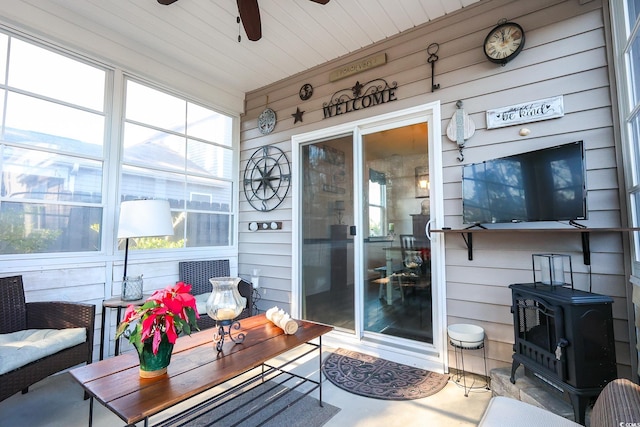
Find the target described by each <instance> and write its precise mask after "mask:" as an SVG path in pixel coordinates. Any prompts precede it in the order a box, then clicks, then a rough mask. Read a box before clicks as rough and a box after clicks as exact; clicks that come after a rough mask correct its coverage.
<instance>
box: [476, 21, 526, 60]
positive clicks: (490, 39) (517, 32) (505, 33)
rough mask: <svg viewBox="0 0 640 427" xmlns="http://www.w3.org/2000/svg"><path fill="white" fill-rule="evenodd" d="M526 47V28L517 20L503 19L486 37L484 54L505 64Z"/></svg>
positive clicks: (489, 58)
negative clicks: (508, 20) (507, 20)
mask: <svg viewBox="0 0 640 427" xmlns="http://www.w3.org/2000/svg"><path fill="white" fill-rule="evenodd" d="M523 47H524V30H523V29H522V27H521V26H520V25H518V24H516V23H515V22H506V20H502V21H500V22H499V23H498V25H497V26H496V27H495V28H493V29H492V30H491V31H489V34H487V37H486V38H485V39H484V54H485V55H486V56H487V59H488V60H489V61H491V62H495V63H496V64H501V65H505V64H506V63H507V62H509V61H511V60H512V59H513V58H515V57H516V56H517V55H518V54H519V53H520V51H522V48H523Z"/></svg>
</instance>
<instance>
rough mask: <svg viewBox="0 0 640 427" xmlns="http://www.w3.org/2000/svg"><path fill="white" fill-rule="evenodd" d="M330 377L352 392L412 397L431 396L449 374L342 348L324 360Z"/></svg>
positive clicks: (375, 396)
mask: <svg viewBox="0 0 640 427" xmlns="http://www.w3.org/2000/svg"><path fill="white" fill-rule="evenodd" d="M322 371H323V372H324V374H325V376H326V377H327V379H328V380H329V381H331V382H332V383H333V384H335V385H336V386H338V387H340V388H341V389H343V390H346V391H348V392H350V393H354V394H358V395H360V396H365V397H373V398H375V399H382V400H411V399H420V398H423V397H427V396H431V395H432V394H435V393H437V392H439V391H440V390H442V389H443V388H444V386H446V385H447V381H448V379H449V377H448V376H447V375H442V374H437V373H435V372H431V371H425V370H424V369H419V368H414V367H413V366H407V365H402V364H400V363H395V362H391V361H389V360H384V359H379V358H377V357H374V356H369V355H366V354H362V353H358V352H356V351H348V350H344V349H342V348H339V349H337V350H336V351H335V352H333V353H331V354H330V355H329V357H327V359H326V360H325V361H324V363H323V364H322Z"/></svg>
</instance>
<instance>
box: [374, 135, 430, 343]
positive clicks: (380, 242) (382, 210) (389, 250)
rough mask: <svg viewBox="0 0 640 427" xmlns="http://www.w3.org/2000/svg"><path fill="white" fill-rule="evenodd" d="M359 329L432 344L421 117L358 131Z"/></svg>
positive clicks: (425, 160) (424, 137) (426, 163)
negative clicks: (410, 122) (360, 217)
mask: <svg viewBox="0 0 640 427" xmlns="http://www.w3.org/2000/svg"><path fill="white" fill-rule="evenodd" d="M362 153H363V168H362V172H363V177H362V183H363V185H362V194H363V198H362V200H363V204H362V212H363V218H364V224H363V225H364V230H363V235H362V238H363V241H364V245H363V247H364V265H363V276H364V280H363V283H362V285H363V292H362V306H363V329H364V331H365V332H374V333H381V334H385V335H390V336H395V337H399V338H407V339H411V340H416V341H422V342H427V343H433V330H432V319H431V317H432V316H431V314H432V313H431V307H432V298H431V244H430V241H429V239H428V238H427V236H426V226H427V224H428V222H429V218H430V197H429V193H430V181H429V154H428V137H427V124H426V123H418V124H413V125H409V126H403V127H398V128H395V129H387V130H384V131H379V132H373V133H366V134H364V135H363V136H362Z"/></svg>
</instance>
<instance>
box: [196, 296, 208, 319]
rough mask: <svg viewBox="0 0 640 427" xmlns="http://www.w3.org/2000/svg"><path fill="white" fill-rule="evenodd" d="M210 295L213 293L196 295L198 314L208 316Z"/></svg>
mask: <svg viewBox="0 0 640 427" xmlns="http://www.w3.org/2000/svg"><path fill="white" fill-rule="evenodd" d="M209 295H211V292H207V293H204V294H198V295H194V297H195V298H196V308H197V309H198V314H200V315H202V314H207V299H209Z"/></svg>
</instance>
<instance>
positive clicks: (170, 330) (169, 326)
mask: <svg viewBox="0 0 640 427" xmlns="http://www.w3.org/2000/svg"><path fill="white" fill-rule="evenodd" d="M164 325H165V331H166V333H167V338H168V339H169V342H170V343H171V344H174V343H175V342H176V340H177V339H178V332H177V331H176V328H175V326H174V324H173V317H172V316H166V317H165V322H164Z"/></svg>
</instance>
